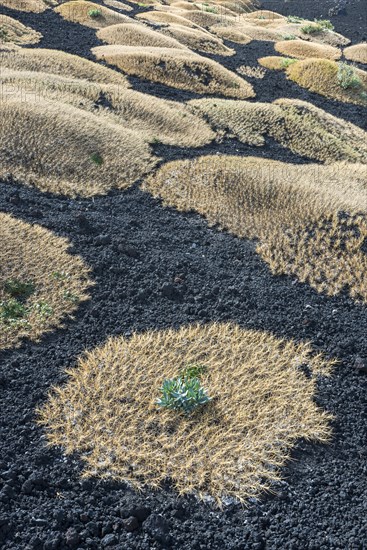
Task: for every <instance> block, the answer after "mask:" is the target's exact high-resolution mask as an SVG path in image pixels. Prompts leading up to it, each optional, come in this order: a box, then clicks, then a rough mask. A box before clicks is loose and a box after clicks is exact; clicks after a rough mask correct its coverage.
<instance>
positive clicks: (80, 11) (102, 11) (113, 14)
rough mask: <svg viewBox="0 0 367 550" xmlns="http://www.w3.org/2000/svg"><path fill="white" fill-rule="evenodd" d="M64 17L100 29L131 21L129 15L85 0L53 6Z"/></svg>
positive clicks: (74, 0)
mask: <svg viewBox="0 0 367 550" xmlns="http://www.w3.org/2000/svg"><path fill="white" fill-rule="evenodd" d="M55 11H56V12H57V13H59V14H60V15H61V16H62V17H63V18H64V19H67V20H68V21H72V22H74V23H80V24H81V25H85V26H87V27H92V28H94V29H100V28H102V27H108V26H109V25H116V24H117V23H124V22H128V21H131V19H130V17H128V16H127V15H123V14H122V13H119V12H117V11H114V10H111V9H109V8H106V7H105V6H101V5H99V4H95V3H94V2H88V1H87V0H72V2H66V3H65V4H61V6H58V7H57V8H55Z"/></svg>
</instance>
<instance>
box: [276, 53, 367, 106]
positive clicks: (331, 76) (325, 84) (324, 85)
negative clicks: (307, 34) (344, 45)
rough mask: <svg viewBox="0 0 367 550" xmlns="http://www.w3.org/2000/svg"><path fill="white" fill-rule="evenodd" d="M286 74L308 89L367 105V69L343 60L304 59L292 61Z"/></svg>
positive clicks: (340, 99) (330, 96) (337, 98)
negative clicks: (364, 69)
mask: <svg viewBox="0 0 367 550" xmlns="http://www.w3.org/2000/svg"><path fill="white" fill-rule="evenodd" d="M286 71H287V76H288V78H290V80H293V81H294V82H296V83H297V84H299V85H300V86H302V87H303V88H307V89H308V90H310V91H311V92H315V93H317V94H320V95H323V96H325V97H329V98H330V99H335V100H337V101H344V102H346V103H354V104H357V105H366V106H367V73H366V72H365V71H362V70H360V69H357V68H355V67H352V66H350V65H347V64H346V63H339V64H338V63H336V62H335V61H330V60H327V59H305V60H303V61H297V62H296V63H292V64H291V65H289V66H288V68H287V69H286Z"/></svg>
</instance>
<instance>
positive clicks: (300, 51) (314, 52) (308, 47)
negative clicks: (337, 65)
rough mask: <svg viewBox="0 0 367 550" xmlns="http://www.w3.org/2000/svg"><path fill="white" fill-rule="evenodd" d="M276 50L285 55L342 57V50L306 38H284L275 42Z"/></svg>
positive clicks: (304, 57)
mask: <svg viewBox="0 0 367 550" xmlns="http://www.w3.org/2000/svg"><path fill="white" fill-rule="evenodd" d="M274 47H275V50H276V51H277V52H279V53H281V54H283V55H286V56H290V57H296V58H297V59H307V58H308V57H319V58H322V59H332V60H334V61H335V60H337V59H340V57H341V54H342V52H341V50H340V49H339V48H334V47H333V46H328V45H325V44H317V43H316V42H306V41H305V40H282V41H281V42H277V43H276V44H275V46H274Z"/></svg>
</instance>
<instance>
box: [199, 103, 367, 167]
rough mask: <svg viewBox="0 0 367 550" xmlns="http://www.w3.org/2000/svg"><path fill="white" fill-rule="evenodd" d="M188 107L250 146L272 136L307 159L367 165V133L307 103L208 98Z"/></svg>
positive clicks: (261, 142)
mask: <svg viewBox="0 0 367 550" xmlns="http://www.w3.org/2000/svg"><path fill="white" fill-rule="evenodd" d="M189 105H190V106H192V107H193V108H194V109H195V111H196V110H198V111H199V112H200V113H201V114H202V115H204V116H205V118H206V119H208V120H209V122H210V123H211V124H212V125H213V126H214V127H216V128H217V129H218V130H220V131H221V132H223V131H226V130H227V131H228V132H229V133H230V135H234V136H235V137H236V138H238V139H239V140H240V141H242V142H243V143H246V144H249V145H255V146H262V145H264V144H265V136H270V137H271V138H273V139H275V140H277V141H278V142H279V143H281V144H282V145H283V146H284V147H287V148H289V149H290V150H291V151H293V152H294V153H297V154H299V155H302V156H304V157H307V158H311V159H315V160H318V161H322V162H326V163H332V162H337V161H342V160H343V161H348V162H360V163H364V164H367V133H366V132H364V131H363V130H362V129H360V128H358V127H357V126H355V125H353V124H351V123H349V122H346V121H345V120H342V119H339V118H336V117H334V116H332V115H330V114H328V113H326V112H325V111H323V110H322V109H319V108H317V107H315V106H314V105H312V104H311V103H307V102H305V101H299V100H295V99H278V100H276V101H275V102H274V103H258V102H257V103H249V102H247V101H233V100H228V99H209V98H208V99H198V100H194V101H190V103H189Z"/></svg>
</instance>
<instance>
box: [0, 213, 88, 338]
mask: <svg viewBox="0 0 367 550" xmlns="http://www.w3.org/2000/svg"><path fill="white" fill-rule="evenodd" d="M0 241H1V250H0V349H5V348H10V347H13V346H15V345H19V344H20V342H21V340H22V338H30V339H31V340H39V338H40V337H41V336H42V334H44V333H45V332H48V331H50V330H52V329H54V328H55V327H59V326H61V325H62V322H63V320H64V319H65V318H66V317H68V316H70V315H72V314H73V313H74V312H75V311H76V310H77V308H78V307H79V304H80V303H81V302H82V301H84V300H86V299H87V298H88V294H87V289H88V287H89V286H90V285H91V282H90V280H89V269H88V268H87V266H86V265H85V264H84V262H83V261H82V259H81V258H79V257H78V256H75V255H72V254H70V252H69V251H68V249H69V246H70V244H69V242H68V241H67V240H66V239H62V238H60V237H57V236H56V235H54V234H53V233H51V232H50V231H48V230H46V229H43V228H42V227H40V226H38V225H30V224H28V223H26V222H23V221H21V220H17V219H15V218H13V217H12V216H10V215H9V214H4V213H0Z"/></svg>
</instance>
